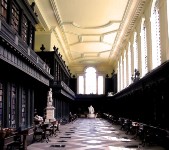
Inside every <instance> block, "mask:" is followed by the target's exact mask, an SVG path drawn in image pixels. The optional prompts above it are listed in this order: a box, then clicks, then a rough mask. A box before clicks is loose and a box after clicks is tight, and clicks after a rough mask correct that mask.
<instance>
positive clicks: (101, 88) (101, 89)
mask: <svg viewBox="0 0 169 150" xmlns="http://www.w3.org/2000/svg"><path fill="white" fill-rule="evenodd" d="M98 94H103V76H98Z"/></svg>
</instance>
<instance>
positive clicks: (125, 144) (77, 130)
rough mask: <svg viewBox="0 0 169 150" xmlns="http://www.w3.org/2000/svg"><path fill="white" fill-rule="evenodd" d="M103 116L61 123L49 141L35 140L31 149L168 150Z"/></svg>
mask: <svg viewBox="0 0 169 150" xmlns="http://www.w3.org/2000/svg"><path fill="white" fill-rule="evenodd" d="M120 128H121V126H120V125H117V124H112V123H111V122H109V121H107V120H105V119H102V118H95V119H89V118H78V119H76V120H75V121H74V122H71V123H67V124H65V125H61V126H60V130H59V131H58V132H57V133H56V136H52V137H49V142H46V141H45V140H44V141H42V142H41V141H40V142H34V143H33V144H31V145H29V146H28V150H49V149H51V150H165V148H163V147H160V146H158V145H157V144H155V143H154V144H152V145H148V144H147V145H144V146H143V145H142V144H141V141H140V139H138V138H137V139H134V138H133V137H134V135H131V134H126V132H125V131H124V130H120Z"/></svg>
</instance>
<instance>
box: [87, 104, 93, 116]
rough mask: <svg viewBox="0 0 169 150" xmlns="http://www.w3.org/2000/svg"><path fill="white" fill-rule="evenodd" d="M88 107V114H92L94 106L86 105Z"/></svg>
mask: <svg viewBox="0 0 169 150" xmlns="http://www.w3.org/2000/svg"><path fill="white" fill-rule="evenodd" d="M88 109H89V114H94V108H93V106H92V105H90V107H88Z"/></svg>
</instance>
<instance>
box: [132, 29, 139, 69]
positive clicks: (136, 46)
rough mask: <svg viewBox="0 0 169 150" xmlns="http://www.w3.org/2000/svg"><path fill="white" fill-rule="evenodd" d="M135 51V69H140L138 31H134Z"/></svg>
mask: <svg viewBox="0 0 169 150" xmlns="http://www.w3.org/2000/svg"><path fill="white" fill-rule="evenodd" d="M133 52H134V69H138V42H137V33H136V32H135V33H134V43H133Z"/></svg>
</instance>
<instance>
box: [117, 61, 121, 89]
mask: <svg viewBox="0 0 169 150" xmlns="http://www.w3.org/2000/svg"><path fill="white" fill-rule="evenodd" d="M117 68H118V69H117V72H118V73H117V82H118V87H117V89H118V92H119V91H120V89H121V87H120V85H121V84H120V82H121V81H120V61H119V60H118V67H117Z"/></svg>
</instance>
